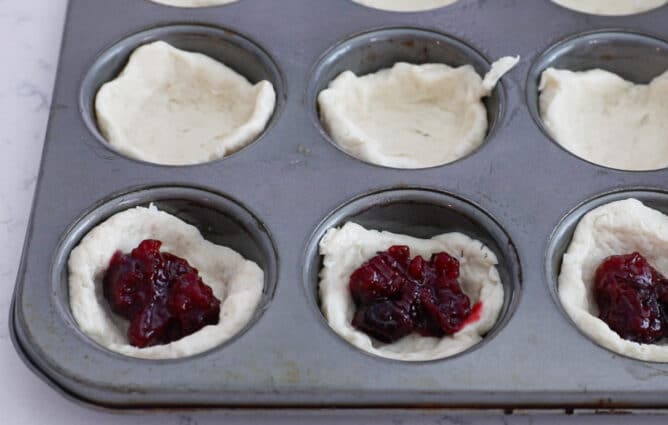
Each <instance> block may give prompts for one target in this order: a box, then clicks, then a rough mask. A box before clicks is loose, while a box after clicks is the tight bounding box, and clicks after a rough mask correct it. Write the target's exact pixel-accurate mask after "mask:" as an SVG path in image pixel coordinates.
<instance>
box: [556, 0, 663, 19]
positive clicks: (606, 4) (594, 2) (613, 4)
mask: <svg viewBox="0 0 668 425" xmlns="http://www.w3.org/2000/svg"><path fill="white" fill-rule="evenodd" d="M552 1H553V2H554V3H556V4H558V5H560V6H563V7H565V8H568V9H571V10H574V11H576V12H581V13H588V14H591V15H604V16H622V15H635V14H638V13H643V12H647V11H650V10H654V9H658V8H660V7H663V6H665V5H666V4H668V1H667V0H552Z"/></svg>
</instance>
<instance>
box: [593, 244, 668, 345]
mask: <svg viewBox="0 0 668 425" xmlns="http://www.w3.org/2000/svg"><path fill="white" fill-rule="evenodd" d="M594 299H595V301H596V304H597V305H598V308H599V317H600V318H601V319H602V320H603V321H604V322H605V323H607V324H608V326H610V328H611V329H612V330H614V331H615V332H617V333H618V334H619V336H621V337H622V338H624V339H627V340H630V341H635V342H639V343H643V344H651V343H653V342H656V341H658V340H660V339H661V338H663V336H664V334H665V333H666V329H668V321H667V319H668V318H667V317H666V312H667V311H668V310H666V308H668V303H667V302H668V281H667V280H666V278H665V277H663V276H662V275H661V274H660V273H659V272H658V271H656V270H655V269H654V268H653V267H652V266H650V264H649V263H648V262H647V260H646V259H645V258H644V257H643V256H642V255H640V254H639V253H637V252H634V253H633V254H627V255H613V256H611V257H608V258H606V259H605V260H603V262H602V263H601V265H600V266H599V267H598V269H597V270H596V277H595V281H594Z"/></svg>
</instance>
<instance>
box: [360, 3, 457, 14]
mask: <svg viewBox="0 0 668 425" xmlns="http://www.w3.org/2000/svg"><path fill="white" fill-rule="evenodd" d="M352 1H353V2H355V3H358V4H361V5H362V6H366V7H370V8H373V9H380V10H387V11H390V12H421V11H425V10H434V9H438V8H441V7H445V6H449V5H451V4H454V3H456V2H457V1H458V0H352Z"/></svg>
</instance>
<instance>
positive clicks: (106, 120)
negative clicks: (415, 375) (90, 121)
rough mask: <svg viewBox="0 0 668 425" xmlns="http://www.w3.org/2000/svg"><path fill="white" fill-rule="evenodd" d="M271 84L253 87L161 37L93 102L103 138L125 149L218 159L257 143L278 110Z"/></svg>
mask: <svg viewBox="0 0 668 425" xmlns="http://www.w3.org/2000/svg"><path fill="white" fill-rule="evenodd" d="M275 99H276V95H275V93H274V89H273V86H272V85H271V83H269V82H267V81H262V82H259V83H257V84H255V85H251V84H250V83H249V82H248V80H246V78H244V77H243V76H241V75H239V74H237V73H236V72H235V71H233V70H232V69H230V68H228V67H227V66H225V65H223V64H222V63H220V62H217V61H215V60H213V59H211V58H209V57H208V56H205V55H203V54H200V53H191V52H185V51H183V50H179V49H176V48H174V47H172V46H170V45H169V44H167V43H165V42H162V41H157V42H154V43H151V44H147V45H144V46H142V47H139V48H138V49H137V50H135V51H134V52H133V53H132V55H131V56H130V61H129V62H128V64H127V66H126V67H125V69H124V70H123V72H121V74H120V75H119V76H118V78H116V79H115V80H113V81H111V82H108V83H106V84H105V85H103V86H102V88H101V89H100V91H99V92H98V94H97V98H96V100H95V108H96V112H97V120H98V124H99V126H100V130H101V131H102V134H103V135H104V136H105V138H106V139H107V140H108V141H109V143H111V144H112V145H113V146H115V147H116V148H117V149H119V150H120V151H121V152H123V153H125V154H127V155H129V156H131V157H133V158H137V159H142V160H145V161H148V162H153V163H157V164H169V165H186V164H196V163H202V162H207V161H211V160H214V159H217V158H221V157H223V156H225V155H228V154H230V153H232V152H235V151H237V150H239V149H241V148H242V147H244V146H246V145H247V144H249V143H250V142H252V141H253V140H254V139H255V138H256V137H257V136H258V135H259V134H260V133H261V132H262V131H263V130H264V128H265V126H266V125H267V122H268V121H269V119H270V118H271V115H272V113H273V111H274V105H275Z"/></svg>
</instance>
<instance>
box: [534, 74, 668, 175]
mask: <svg viewBox="0 0 668 425" xmlns="http://www.w3.org/2000/svg"><path fill="white" fill-rule="evenodd" d="M540 90H541V94H540V113H541V116H542V118H543V122H544V123H545V126H546V127H547V129H548V131H549V132H550V134H551V135H552V137H554V139H555V140H556V141H557V142H558V143H559V144H560V145H562V146H563V147H564V148H566V149H567V150H568V151H570V152H572V153H573V154H575V155H577V156H579V157H581V158H584V159H586V160H588V161H591V162H593V163H596V164H599V165H604V166H607V167H612V168H617V169H622V170H655V169H658V168H664V167H668V101H667V100H666V99H668V72H666V73H664V74H662V75H660V76H658V77H657V78H655V79H654V80H653V81H652V82H651V83H650V84H649V85H634V84H633V83H631V82H628V81H625V80H623V79H622V78H621V77H619V76H617V75H615V74H613V73H611V72H608V71H603V70H600V69H594V70H591V71H585V72H572V71H566V70H557V69H554V68H548V69H547V70H545V71H544V72H543V75H542V78H541V82H540Z"/></svg>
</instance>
